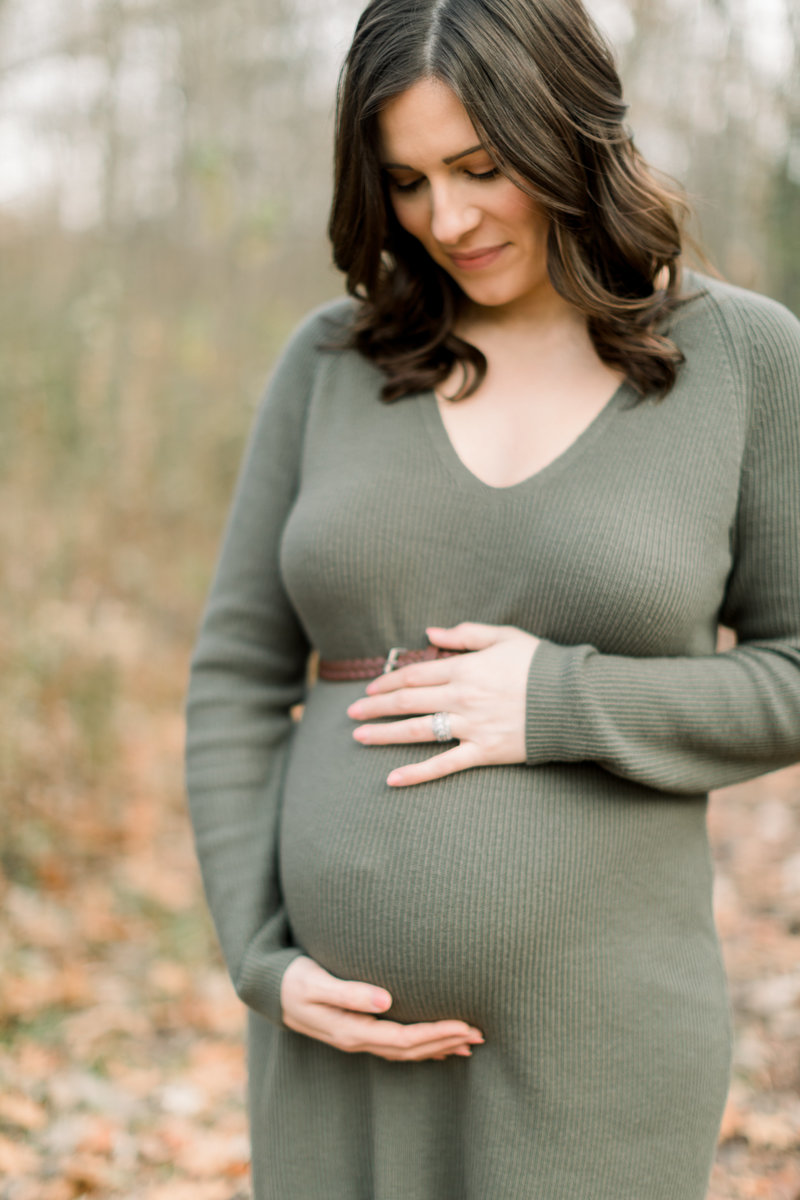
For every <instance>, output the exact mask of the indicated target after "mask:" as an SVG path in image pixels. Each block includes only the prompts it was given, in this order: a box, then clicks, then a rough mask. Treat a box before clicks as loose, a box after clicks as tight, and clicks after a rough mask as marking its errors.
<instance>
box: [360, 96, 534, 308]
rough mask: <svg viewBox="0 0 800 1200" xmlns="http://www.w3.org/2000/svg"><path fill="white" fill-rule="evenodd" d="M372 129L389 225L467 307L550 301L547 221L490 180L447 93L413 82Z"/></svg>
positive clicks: (506, 186) (469, 127)
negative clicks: (435, 267) (391, 217)
mask: <svg viewBox="0 0 800 1200" xmlns="http://www.w3.org/2000/svg"><path fill="white" fill-rule="evenodd" d="M379 129H380V136H381V165H382V167H383V169H384V171H385V172H386V174H387V176H388V179H389V194H390V196H391V201H392V205H393V207H394V211H395V214H396V216H397V220H398V221H399V222H400V224H401V225H402V227H403V228H404V229H406V230H407V231H408V232H409V233H410V234H412V235H413V236H414V237H415V238H418V239H419V241H420V242H421V243H422V245H423V246H424V247H425V249H426V250H427V252H428V254H429V255H430V256H431V258H432V259H433V260H434V261H435V262H437V263H438V264H439V266H441V267H442V268H443V269H444V270H445V271H447V273H448V274H449V275H451V276H452V278H453V279H454V280H455V281H456V283H457V284H458V285H459V287H460V288H461V290H462V291H463V292H464V293H465V294H466V295H467V296H469V298H470V299H471V300H472V301H473V302H474V303H475V304H477V305H480V306H487V307H492V308H502V307H503V306H506V307H507V308H508V310H509V313H510V312H511V311H512V310H513V311H515V312H516V311H518V310H519V311H525V310H528V309H536V308H538V307H539V306H540V304H541V303H542V302H543V301H544V302H548V301H550V300H551V299H554V298H555V297H556V293H555V290H554V289H553V286H552V284H551V283H550V279H549V276H548V274H547V234H548V230H549V221H548V219H547V218H546V217H545V215H544V213H543V212H542V211H541V209H540V208H539V207H538V206H537V205H536V204H535V202H534V201H533V200H531V198H530V197H529V196H527V195H526V194H525V193H524V192H523V191H522V190H521V189H520V188H518V187H517V186H516V184H514V183H512V181H511V180H510V179H508V178H506V176H504V175H501V174H500V172H499V170H498V169H497V167H496V165H495V163H494V162H493V160H492V158H491V157H490V155H489V154H488V153H487V151H486V150H484V149H483V147H482V146H481V144H480V139H479V137H478V135H477V133H476V132H475V128H474V126H473V124H472V122H471V121H470V119H469V117H468V116H467V112H466V110H465V108H464V106H463V105H462V103H461V101H460V100H459V99H458V98H457V96H456V95H455V93H454V92H453V91H452V90H451V89H450V88H449V87H448V86H447V84H444V83H442V82H441V81H440V80H437V79H421V80H419V82H418V83H415V84H414V85H413V87H410V88H409V89H408V91H405V92H402V93H401V94H400V95H399V96H395V97H394V99H393V100H390V101H389V103H388V104H386V105H385V107H384V109H383V111H382V112H381V115H380V118H379Z"/></svg>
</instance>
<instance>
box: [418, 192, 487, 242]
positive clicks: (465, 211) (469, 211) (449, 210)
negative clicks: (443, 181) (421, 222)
mask: <svg viewBox="0 0 800 1200" xmlns="http://www.w3.org/2000/svg"><path fill="white" fill-rule="evenodd" d="M459 193H460V189H459V187H458V185H457V183H448V184H447V185H444V186H441V187H439V188H434V187H432V188H431V193H430V195H431V213H430V222H431V234H432V235H433V237H434V238H435V240H436V241H437V242H439V244H440V245H442V246H456V245H458V243H459V242H460V241H461V239H462V238H463V237H464V235H465V234H466V233H470V232H471V231H472V230H473V229H475V228H476V227H477V226H478V225H479V224H480V220H481V210H480V209H479V208H478V207H477V206H476V205H475V203H474V199H473V198H472V197H469V198H467V197H466V196H464V195H463V194H459Z"/></svg>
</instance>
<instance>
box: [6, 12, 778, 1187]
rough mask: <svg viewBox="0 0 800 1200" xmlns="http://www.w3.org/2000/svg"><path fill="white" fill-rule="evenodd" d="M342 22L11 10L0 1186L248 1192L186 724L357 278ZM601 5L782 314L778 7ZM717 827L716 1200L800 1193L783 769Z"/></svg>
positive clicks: (636, 116) (657, 130)
mask: <svg viewBox="0 0 800 1200" xmlns="http://www.w3.org/2000/svg"><path fill="white" fill-rule="evenodd" d="M359 7H360V5H356V4H354V3H353V2H352V0H260V2H259V3H256V2H255V0H224V2H223V0H72V2H71V3H70V4H63V3H59V2H58V0H0V164H2V168H1V169H0V249H1V250H2V262H3V279H2V290H1V291H0V313H1V316H0V563H2V590H1V591H0V672H1V673H2V680H3V687H2V691H0V787H1V788H2V811H3V834H2V842H1V843H0V867H1V869H2V874H0V906H1V907H2V912H3V920H2V924H0V1020H2V1026H1V1027H0V1200H76V1198H77V1197H80V1196H109V1197H130V1198H131V1200H134V1198H135V1200H233V1197H238V1198H239V1200H243V1198H244V1197H246V1196H247V1195H248V1186H247V1140H246V1136H245V1123H244V1115H243V1064H242V1054H241V1038H242V1028H243V1026H242V1015H241V1011H240V1008H239V1006H238V1004H237V1003H236V1001H235V1000H234V999H233V997H232V993H231V990H230V988H229V986H228V984H227V981H226V978H225V976H224V973H223V972H222V970H221V967H220V963H219V958H218V955H217V951H216V948H215V945H214V940H213V936H212V934H211V932H210V927H209V922H208V920H207V918H206V915H205V912H204V910H203V907H202V903H201V901H200V896H199V885H198V878H197V873H196V871H195V867H194V863H193V859H192V855H191V849H190V845H189V836H188V827H187V821H186V817H185V814H184V807H183V799H182V784H181V748H182V733H183V731H182V716H181V705H182V698H183V689H184V684H185V677H186V669H187V662H188V655H189V649H190V645H191V641H192V637H193V634H194V630H195V627H196V623H197V620H198V617H199V612H200V609H201V606H202V602H203V598H204V595H205V591H206V588H207V586H208V582H209V576H210V572H211V569H212V565H213V561H214V556H215V551H216V545H217V541H218V538H219V534H220V529H221V524H222V521H223V518H224V513H225V509H226V505H227V501H228V498H229V494H230V489H231V486H232V483H233V479H234V475H235V471H236V468H237V464H238V460H239V456H240V453H241V449H242V442H243V438H244V436H245V434H246V430H247V428H248V425H249V422H250V419H251V416H252V412H253V409H254V406H255V404H256V402H257V399H258V396H259V394H260V392H261V390H262V387H263V383H264V381H265V379H266V377H267V374H268V371H269V368H270V364H271V362H272V360H273V358H274V355H275V353H276V350H277V348H278V347H279V346H280V344H281V343H282V342H283V340H284V338H285V336H286V334H287V332H288V331H289V329H290V328H291V327H292V325H293V324H294V323H295V321H296V320H297V318H298V317H299V315H300V314H301V313H302V312H303V311H305V310H306V309H307V308H309V307H310V306H311V305H313V304H315V303H317V302H318V301H320V300H322V299H324V298H326V297H328V296H332V295H335V294H337V293H338V292H339V291H340V290H341V285H340V282H339V280H338V278H337V277H336V276H335V274H334V272H333V271H332V269H331V267H330V266H329V251H328V248H327V244H326V242H325V237H324V228H325V219H326V209H327V204H328V199H329V180H330V160H331V154H330V141H331V111H332V98H333V90H334V85H335V78H336V73H337V69H338V65H339V62H340V60H341V58H342V55H343V53H344V50H345V48H346V45H347V42H348V39H349V35H350V33H351V31H352V28H353V25H354V22H355V18H356V15H357V11H358V8H359ZM590 7H591V8H592V10H593V12H594V13H595V15H596V16H597V18H598V20H599V21H600V23H601V25H602V26H603V27H604V28H605V29H606V30H607V31H608V33H609V36H610V37H611V39H612V41H613V42H614V44H615V46H616V47H617V50H618V55H619V60H620V64H621V68H622V74H623V78H624V79H625V80H626V84H627V90H628V97H629V100H630V102H631V124H632V125H633V128H634V129H635V130H636V132H637V137H638V140H639V142H640V145H641V146H642V148H643V149H644V151H645V152H646V153H647V154H648V156H649V157H650V158H651V159H652V160H653V161H654V162H655V163H656V164H657V165H658V166H660V167H661V168H663V169H664V170H666V171H667V172H669V173H671V174H672V175H674V176H675V177H677V178H678V179H679V180H681V181H682V182H683V183H684V184H685V185H686V187H687V188H688V190H689V192H690V194H691V196H692V197H693V198H694V201H695V204H696V209H697V214H698V217H697V231H698V234H699V237H700V240H701V241H702V243H703V245H704V246H705V247H706V249H707V251H708V253H709V255H710V258H711V260H712V261H713V262H714V263H715V264H716V265H717V267H718V268H719V269H720V270H721V271H722V273H723V274H724V275H726V276H727V277H728V278H729V279H731V280H732V281H734V282H736V283H740V284H743V285H745V286H749V287H754V288H756V289H759V290H762V291H765V292H768V293H769V294H771V295H773V296H775V297H777V298H779V299H781V300H783V301H784V302H785V303H786V304H788V305H789V306H790V307H792V308H793V309H794V311H795V312H800V10H799V9H798V7H797V0H659V3H657V4H656V3H648V2H647V0H595V2H594V3H591V4H590ZM710 826H711V834H712V841H713V847H714V854H715V859H716V863H717V892H716V908H717V918H718V923H719V928H720V932H721V934H722V936H723V940H724V949H725V955H726V960H727V964H728V969H729V972H730V978H731V992H732V998H733V1002H734V1007H735V1015H736V1023H737V1032H738V1040H737V1055H736V1065H735V1073H734V1082H733V1088H732V1092H731V1101H730V1104H729V1106H728V1111H727V1113H726V1117H725V1123H724V1126H723V1131H722V1138H721V1142H720V1148H719V1154H718V1161H717V1166H716V1168H715V1174H714V1180H713V1190H712V1193H711V1194H710V1195H711V1197H713V1200H744V1198H751V1197H766V1198H768V1200H798V1197H800V966H799V965H798V964H800V775H798V772H797V771H796V770H794V771H787V772H782V773H780V774H778V775H774V776H771V777H768V778H767V779H766V780H764V781H760V782H759V783H757V784H751V785H747V786H745V787H740V788H735V789H730V790H729V791H727V792H725V793H720V794H718V795H716V796H714V797H713V801H712V806H711V814H710ZM298 1200H300V1198H298ZM487 1200H489V1198H487ZM492 1200H495V1198H492ZM496 1200H500V1198H496ZM587 1200H588V1198H587Z"/></svg>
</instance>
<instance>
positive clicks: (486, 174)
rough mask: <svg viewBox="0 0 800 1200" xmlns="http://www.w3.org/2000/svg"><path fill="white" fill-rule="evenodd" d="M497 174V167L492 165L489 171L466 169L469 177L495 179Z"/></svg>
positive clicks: (498, 169) (498, 172) (498, 170)
mask: <svg viewBox="0 0 800 1200" xmlns="http://www.w3.org/2000/svg"><path fill="white" fill-rule="evenodd" d="M499 174H500V168H499V167H492V169H491V170H490V171H467V175H469V177H470V179H496V178H497V176H498V175H499Z"/></svg>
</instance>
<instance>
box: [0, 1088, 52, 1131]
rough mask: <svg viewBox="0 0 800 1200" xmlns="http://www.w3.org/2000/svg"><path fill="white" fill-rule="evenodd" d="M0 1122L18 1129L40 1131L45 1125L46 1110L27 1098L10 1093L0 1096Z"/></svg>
mask: <svg viewBox="0 0 800 1200" xmlns="http://www.w3.org/2000/svg"><path fill="white" fill-rule="evenodd" d="M0 1121H2V1122H4V1123H5V1124H6V1125H16V1126H17V1128H18V1129H30V1130H33V1129H42V1128H43V1127H44V1126H45V1125H46V1124H47V1110H46V1109H45V1108H44V1107H43V1106H42V1105H41V1104H36V1103H35V1102H34V1101H33V1100H31V1099H30V1098H29V1097H28V1096H23V1095H20V1094H19V1093H11V1092H10V1093H7V1094H6V1095H0Z"/></svg>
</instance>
